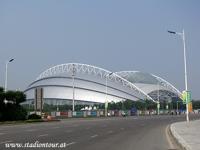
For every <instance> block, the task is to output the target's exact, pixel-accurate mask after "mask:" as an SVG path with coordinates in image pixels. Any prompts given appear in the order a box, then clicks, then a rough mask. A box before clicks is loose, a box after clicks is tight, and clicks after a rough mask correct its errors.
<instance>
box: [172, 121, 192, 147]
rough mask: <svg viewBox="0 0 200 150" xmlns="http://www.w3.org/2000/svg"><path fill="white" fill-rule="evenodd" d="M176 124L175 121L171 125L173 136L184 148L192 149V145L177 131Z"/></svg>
mask: <svg viewBox="0 0 200 150" xmlns="http://www.w3.org/2000/svg"><path fill="white" fill-rule="evenodd" d="M174 124H175V123H173V124H171V125H170V127H169V132H170V135H171V136H172V138H173V139H174V140H175V142H176V144H177V145H178V146H180V147H181V149H183V150H192V149H191V147H190V146H189V145H188V144H187V143H186V142H185V140H184V139H183V138H182V137H181V136H180V135H179V134H178V133H177V132H176V129H175V127H174Z"/></svg>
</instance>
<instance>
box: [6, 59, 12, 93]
mask: <svg viewBox="0 0 200 150" xmlns="http://www.w3.org/2000/svg"><path fill="white" fill-rule="evenodd" d="M13 60H14V59H13V58H12V59H10V60H9V61H6V74H5V87H4V88H5V89H4V90H5V92H6V91H7V82H8V64H9V63H11V62H12V61H13Z"/></svg>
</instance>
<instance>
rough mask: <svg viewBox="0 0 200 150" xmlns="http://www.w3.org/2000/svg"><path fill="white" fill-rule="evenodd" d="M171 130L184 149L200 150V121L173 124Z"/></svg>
mask: <svg viewBox="0 0 200 150" xmlns="http://www.w3.org/2000/svg"><path fill="white" fill-rule="evenodd" d="M170 130H171V133H172V135H173V136H174V138H175V139H176V141H177V142H178V144H180V145H181V146H182V148H184V149H186V150H200V120H195V121H190V122H189V123H187V122H177V123H173V124H171V126H170Z"/></svg>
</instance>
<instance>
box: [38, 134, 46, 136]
mask: <svg viewBox="0 0 200 150" xmlns="http://www.w3.org/2000/svg"><path fill="white" fill-rule="evenodd" d="M43 136H48V134H41V135H38V137H43Z"/></svg>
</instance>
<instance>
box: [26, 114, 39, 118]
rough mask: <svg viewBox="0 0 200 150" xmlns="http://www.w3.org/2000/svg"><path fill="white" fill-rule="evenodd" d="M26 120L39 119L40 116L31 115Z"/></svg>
mask: <svg viewBox="0 0 200 150" xmlns="http://www.w3.org/2000/svg"><path fill="white" fill-rule="evenodd" d="M28 119H41V116H40V115H37V114H31V115H29V116H28Z"/></svg>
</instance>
